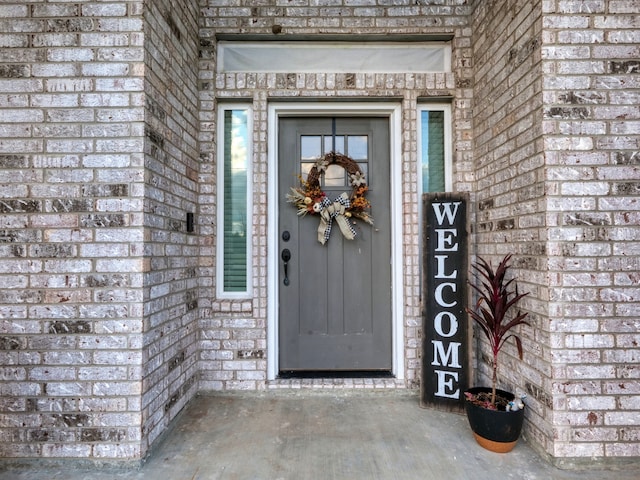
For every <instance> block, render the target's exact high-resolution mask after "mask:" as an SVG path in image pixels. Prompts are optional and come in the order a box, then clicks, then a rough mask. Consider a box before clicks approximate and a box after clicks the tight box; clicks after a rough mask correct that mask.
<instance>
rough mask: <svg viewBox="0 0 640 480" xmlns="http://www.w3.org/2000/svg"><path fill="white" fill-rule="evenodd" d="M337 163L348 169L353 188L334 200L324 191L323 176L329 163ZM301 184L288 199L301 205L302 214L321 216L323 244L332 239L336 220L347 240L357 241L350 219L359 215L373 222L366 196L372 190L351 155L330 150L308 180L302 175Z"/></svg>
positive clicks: (321, 238)
mask: <svg viewBox="0 0 640 480" xmlns="http://www.w3.org/2000/svg"><path fill="white" fill-rule="evenodd" d="M333 164H335V165H339V166H341V167H342V168H343V169H344V170H346V172H347V175H348V178H349V183H350V185H351V187H352V189H351V192H350V193H347V192H343V193H342V194H340V195H338V197H336V198H335V199H333V200H331V199H329V198H328V197H327V194H326V193H325V192H324V191H323V190H322V187H321V185H320V177H321V176H322V174H323V173H324V172H326V171H327V168H328V167H329V165H333ZM300 183H301V186H300V187H298V188H295V187H292V188H291V193H289V194H288V195H287V201H289V202H291V203H293V204H294V205H295V206H296V207H297V209H298V215H300V216H305V215H307V214H310V215H319V216H320V225H319V226H318V241H319V242H320V243H321V244H323V245H324V244H325V243H326V242H327V240H329V236H330V235H331V227H332V224H333V221H335V222H336V223H337V224H338V226H339V227H340V231H341V232H342V235H343V236H344V237H345V238H346V239H347V240H353V239H354V238H355V237H356V231H355V229H354V228H353V225H352V224H351V221H350V220H351V219H352V218H359V219H360V220H362V221H364V222H366V223H368V224H370V225H373V218H371V216H370V215H369V213H368V210H369V209H370V208H371V204H370V203H369V200H367V198H366V194H367V191H368V190H369V187H368V186H367V180H366V178H365V176H364V174H363V173H362V170H360V167H359V166H358V163H357V162H355V161H353V159H351V158H349V157H348V156H346V155H343V154H340V153H334V152H330V153H327V154H326V155H325V156H324V157H321V158H319V159H318V160H316V163H315V164H314V165H313V167H312V168H311V170H310V171H309V174H308V175H307V179H306V180H304V179H302V177H300Z"/></svg>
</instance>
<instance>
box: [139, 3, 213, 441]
mask: <svg viewBox="0 0 640 480" xmlns="http://www.w3.org/2000/svg"><path fill="white" fill-rule="evenodd" d="M144 18H145V29H144V31H145V43H144V45H145V94H146V96H145V104H144V107H145V122H144V136H145V149H144V171H145V190H144V224H145V227H146V228H145V238H144V256H145V261H144V334H143V341H142V345H140V347H141V348H142V357H143V362H144V364H143V371H142V404H141V408H142V434H143V449H145V448H147V447H148V446H149V444H151V443H152V442H153V441H154V440H155V439H156V438H157V437H158V436H159V435H160V434H161V433H162V432H163V431H164V430H165V429H166V428H167V426H168V424H169V422H170V421H171V419H173V417H175V415H176V414H177V413H178V412H179V411H180V410H181V409H182V408H183V407H184V405H185V404H186V403H187V402H188V401H189V400H190V399H191V398H192V397H193V395H194V394H195V392H196V391H197V387H198V385H197V352H196V347H197V343H196V341H197V335H198V332H197V323H198V311H199V302H200V296H201V293H200V291H199V283H198V274H199V272H198V267H199V245H198V236H197V233H198V232H197V228H195V226H194V230H195V231H194V232H188V231H187V213H188V212H189V213H193V214H194V218H195V219H196V220H197V218H198V216H197V214H198V210H197V201H198V198H197V197H198V164H199V161H198V160H199V159H198V145H197V130H198V120H197V119H198V93H197V86H198V71H197V62H196V61H195V59H196V58H197V57H198V27H197V25H198V11H197V8H196V4H195V2H192V1H191V0H180V1H179V2H176V1H171V0H162V1H154V2H152V3H149V4H148V6H147V7H146V8H145V11H144Z"/></svg>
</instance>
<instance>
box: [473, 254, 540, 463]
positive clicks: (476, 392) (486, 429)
mask: <svg viewBox="0 0 640 480" xmlns="http://www.w3.org/2000/svg"><path fill="white" fill-rule="evenodd" d="M510 260H511V255H506V256H505V257H504V258H503V259H502V261H501V262H500V264H499V265H498V266H497V267H496V269H495V270H494V269H493V268H492V266H491V264H490V263H488V262H487V261H485V260H484V259H482V258H478V260H477V262H476V263H475V264H474V265H473V269H474V270H475V272H476V273H477V278H478V280H479V283H480V285H479V286H478V285H474V284H471V287H472V289H473V290H475V292H476V293H477V294H478V300H477V302H476V304H475V308H473V309H470V308H466V309H465V310H466V311H467V313H468V314H469V315H470V316H471V318H472V319H473V320H474V321H475V323H477V324H478V325H479V327H480V330H481V331H482V332H483V333H484V335H485V337H486V338H487V339H488V341H489V345H490V347H491V353H492V356H493V358H492V361H493V363H492V368H493V375H492V382H491V383H492V385H491V388H487V387H473V388H470V389H468V390H467V391H466V392H465V400H466V401H465V411H466V413H467V418H468V420H469V425H470V427H471V430H473V434H474V437H475V438H476V441H477V442H478V443H479V444H480V445H481V446H483V447H484V448H487V449H489V450H492V451H494V452H500V453H505V452H508V451H510V450H512V449H513V447H515V444H516V442H517V440H518V437H519V436H520V431H521V429H522V423H523V421H524V403H523V402H522V401H521V400H520V399H516V398H515V395H514V394H513V393H510V392H506V391H504V390H500V389H498V388H497V384H498V357H499V354H500V351H501V350H502V347H503V346H504V345H505V343H506V342H507V340H509V339H510V338H512V339H513V340H514V341H515V344H516V347H517V349H518V356H519V357H520V360H522V341H521V340H520V337H519V336H518V335H517V334H516V333H515V332H514V328H515V327H516V326H518V325H529V323H527V321H526V317H527V313H522V312H521V311H520V310H517V311H516V312H515V313H512V312H513V310H514V307H515V305H516V303H518V301H519V300H520V299H521V298H522V297H524V296H526V295H528V293H519V292H518V287H517V284H516V282H515V279H513V278H511V279H507V275H506V274H507V272H508V270H509V261H510Z"/></svg>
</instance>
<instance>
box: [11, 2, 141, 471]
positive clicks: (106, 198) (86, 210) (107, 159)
mask: <svg viewBox="0 0 640 480" xmlns="http://www.w3.org/2000/svg"><path fill="white" fill-rule="evenodd" d="M141 11H142V10H141V2H126V3H104V2H81V3H80V2H76V3H70V2H61V3H55V2H46V3H45V2H36V3H34V2H31V3H25V2H13V3H9V2H3V4H2V5H0V18H1V20H0V32H1V33H0V42H1V45H2V47H3V48H2V50H0V75H1V77H2V78H1V79H0V88H1V89H2V93H1V94H0V109H1V111H2V113H1V115H2V122H3V124H2V140H0V169H1V171H0V176H1V177H0V178H2V180H1V181H0V185H1V187H0V197H2V201H1V202H0V209H1V210H2V212H1V213H2V215H0V251H1V252H2V257H3V260H2V262H0V284H2V290H1V291H0V292H1V293H0V296H1V299H0V304H2V306H0V317H1V320H0V332H1V333H0V364H1V365H2V368H1V371H2V377H1V380H2V383H0V410H1V411H2V418H3V422H2V427H1V428H0V456H3V457H43V458H57V457H80V458H87V457H94V458H98V459H109V458H127V457H137V456H139V455H140V425H141V418H140V393H141V391H140V377H141V365H142V355H141V351H140V344H141V342H142V337H141V333H142V316H143V311H142V299H143V290H142V283H143V278H142V267H143V251H142V248H141V242H142V240H143V217H142V215H141V212H142V202H143V191H144V185H143V179H144V171H143V163H142V160H143V157H142V151H143V144H144V140H143V123H142V120H143V117H144V111H143V106H144V93H143V88H144V84H143V79H142V76H141V75H142V73H143V68H142V66H143V63H142V62H143V50H142V36H141V33H140V32H141V29H142V18H141V17H140V14H141Z"/></svg>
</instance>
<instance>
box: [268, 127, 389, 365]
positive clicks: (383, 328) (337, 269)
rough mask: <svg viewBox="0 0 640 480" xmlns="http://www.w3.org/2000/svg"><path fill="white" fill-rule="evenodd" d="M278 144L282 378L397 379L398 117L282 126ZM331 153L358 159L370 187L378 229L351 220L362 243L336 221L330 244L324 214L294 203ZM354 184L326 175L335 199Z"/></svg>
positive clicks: (336, 171) (335, 173) (334, 171)
mask: <svg viewBox="0 0 640 480" xmlns="http://www.w3.org/2000/svg"><path fill="white" fill-rule="evenodd" d="M278 142H279V152H278V162H279V164H278V172H279V174H278V185H279V187H278V189H279V198H278V201H279V221H278V224H279V232H278V245H279V250H278V261H279V263H278V266H279V270H280V271H279V277H278V282H279V287H278V290H279V318H278V329H279V370H280V373H281V374H284V373H290V372H291V373H296V372H297V373H302V374H304V372H329V373H330V372H336V373H337V372H390V371H391V366H392V358H391V356H392V350H391V342H392V340H391V331H392V324H391V322H392V314H391V307H392V306H391V264H390V260H391V221H390V145H389V119H388V118H377V117H366V118H341V117H338V118H325V117H322V118H300V117H298V118H281V119H280V122H279V138H278ZM332 151H335V152H338V153H340V154H343V155H345V156H347V157H348V158H349V159H350V160H353V161H355V162H356V163H357V165H358V167H359V168H360V170H361V171H362V173H363V174H364V177H365V178H366V179H367V185H368V186H369V190H368V192H367V194H366V198H367V199H368V200H369V202H370V204H371V210H370V213H371V216H372V217H373V220H374V225H369V224H367V223H365V222H363V221H361V220H357V219H354V218H349V219H348V221H349V222H350V223H351V225H352V226H353V228H354V230H355V232H356V237H355V238H354V239H353V240H347V239H346V238H345V237H344V236H343V234H342V232H341V230H340V228H339V226H338V225H337V224H336V222H333V225H332V228H331V231H330V235H329V238H328V240H327V241H326V243H325V244H324V245H323V244H322V243H321V242H319V241H318V226H319V223H320V216H319V215H318V214H314V215H306V216H298V215H297V213H298V211H297V209H296V207H295V206H294V205H293V204H292V203H289V202H287V200H286V198H287V194H289V193H291V190H290V189H291V187H298V186H300V180H299V176H301V177H302V178H304V179H306V178H307V174H308V173H309V172H310V171H311V170H312V169H313V166H314V165H315V162H316V160H317V159H318V158H323V157H324V156H326V154H327V153H329V152H332ZM316 171H318V169H316ZM349 182H350V180H349V175H348V174H347V172H346V171H345V169H344V168H343V167H342V166H341V165H336V164H333V165H330V166H329V168H327V170H326V173H322V174H321V175H320V185H321V187H322V190H323V191H324V193H325V194H326V197H327V198H328V199H330V200H331V201H333V200H334V199H335V198H337V197H338V196H340V195H341V194H342V193H344V192H346V193H347V194H351V193H353V186H352V185H350V183H349ZM285 249H286V250H288V254H289V255H286V254H285V256H284V257H283V255H282V252H283V251H284V250H285ZM283 258H285V259H286V258H288V261H286V262H285V261H284V260H283ZM285 270H286V278H285Z"/></svg>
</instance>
